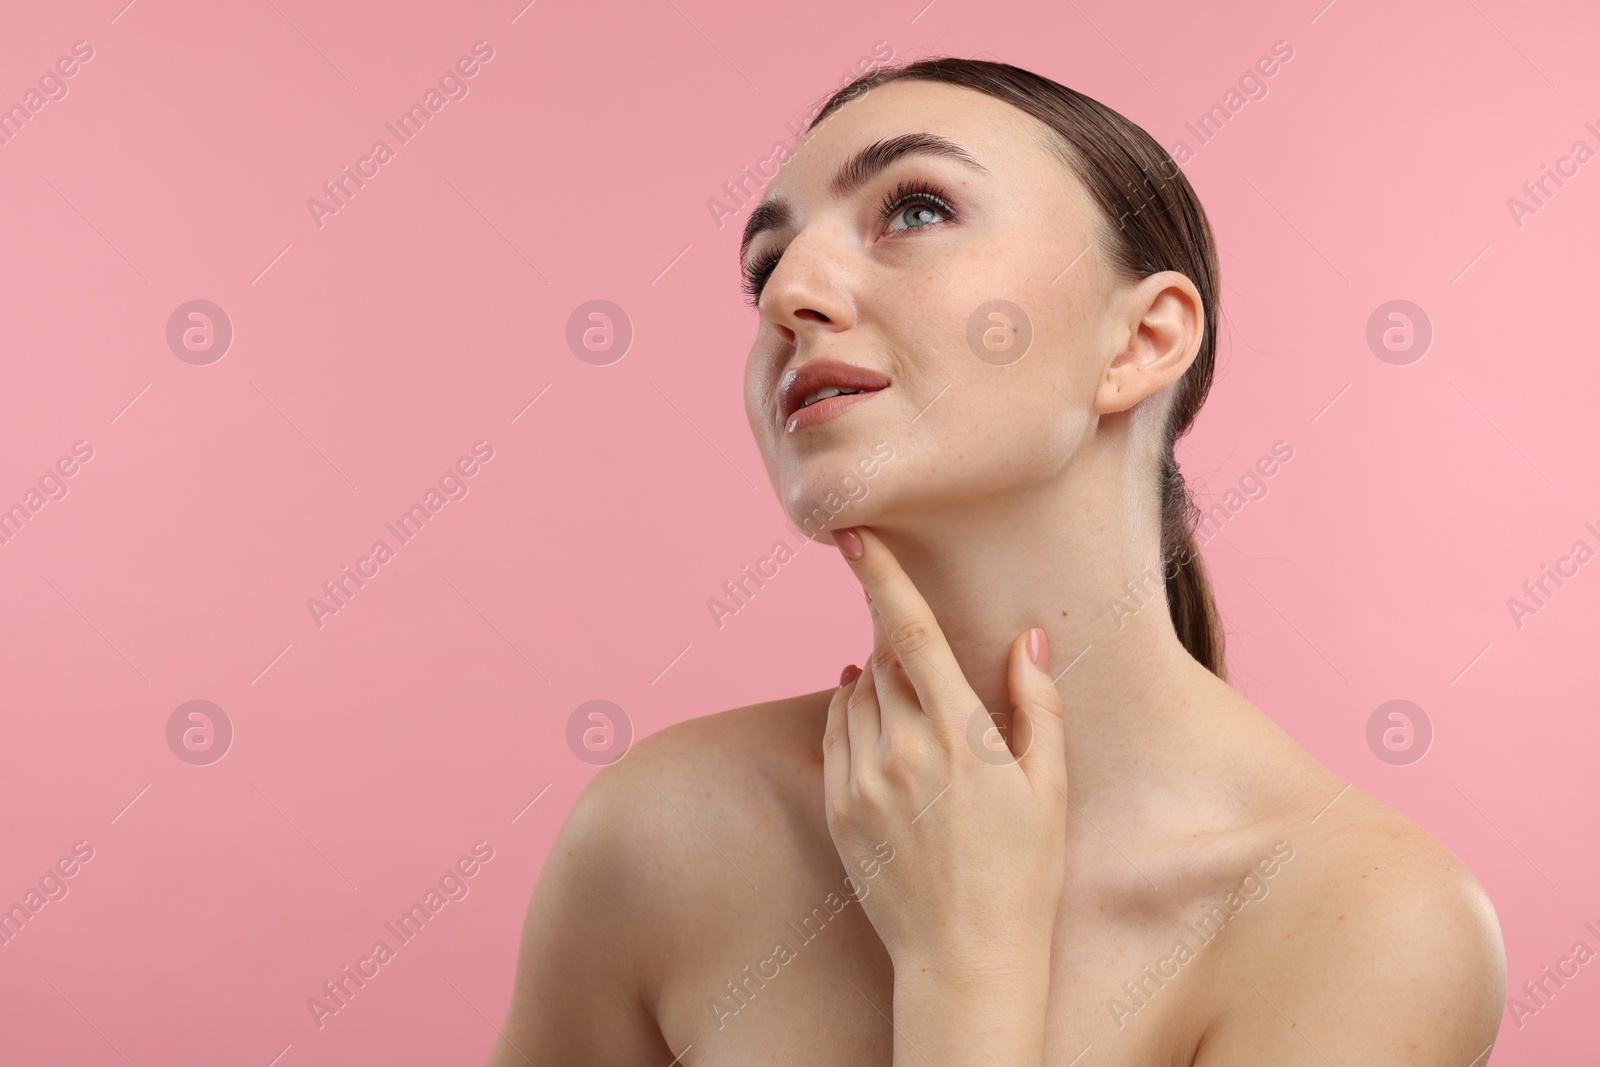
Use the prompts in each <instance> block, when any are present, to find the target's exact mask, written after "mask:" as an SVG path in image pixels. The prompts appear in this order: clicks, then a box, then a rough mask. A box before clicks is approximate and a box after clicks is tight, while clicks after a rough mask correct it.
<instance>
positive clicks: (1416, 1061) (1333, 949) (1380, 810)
mask: <svg viewBox="0 0 1600 1067" xmlns="http://www.w3.org/2000/svg"><path fill="white" fill-rule="evenodd" d="M1294 826H1295V827H1296V829H1294V830H1293V831H1292V833H1291V836H1292V839H1293V862H1291V863H1288V864H1285V865H1284V867H1283V870H1282V873H1280V874H1279V876H1278V878H1277V879H1275V881H1276V882H1277V883H1278V884H1277V885H1276V886H1274V887H1273V893H1274V894H1275V895H1276V896H1277V897H1278V904H1277V906H1276V907H1275V908H1270V909H1269V908H1263V910H1262V911H1261V912H1260V915H1261V919H1260V921H1258V922H1256V923H1254V924H1252V925H1251V926H1250V927H1248V933H1246V934H1245V935H1244V937H1243V938H1242V939H1241V940H1240V941H1238V942H1236V943H1235V944H1234V945H1233V946H1232V948H1233V950H1234V951H1233V952H1231V953H1230V954H1229V958H1228V960H1227V962H1226V964H1225V965H1224V966H1223V967H1222V968H1220V970H1219V978H1220V979H1221V980H1222V982H1223V983H1224V985H1223V986H1221V987H1219V996H1220V997H1221V1001H1220V1004H1219V1008H1218V1011H1217V1014H1216V1016H1215V1021H1214V1023H1213V1025H1212V1026H1211V1027H1210V1028H1209V1029H1208V1031H1207V1033H1206V1035H1205V1037H1204V1039H1203V1040H1202V1042H1201V1046H1200V1049H1199V1051H1198V1053H1197V1055H1196V1058H1195V1060H1194V1063H1195V1064H1196V1065H1197V1067H1213V1065H1221V1064H1227V1063H1238V1062H1280V1061H1291V1062H1299V1057H1304V1056H1307V1055H1309V1056H1310V1060H1308V1061H1307V1062H1311V1061H1315V1060H1317V1058H1318V1057H1317V1053H1320V1055H1321V1056H1323V1057H1326V1058H1328V1059H1330V1060H1332V1061H1333V1062H1351V1063H1356V1062H1359V1063H1367V1064H1375V1065H1380V1067H1381V1065H1390V1064H1392V1065H1395V1067H1399V1065H1401V1064H1405V1065H1408V1067H1412V1065H1433V1064H1437V1065H1440V1067H1446V1065H1448V1067H1468V1065H1471V1067H1480V1065H1482V1064H1484V1063H1486V1062H1487V1060H1488V1053H1489V1050H1490V1048H1491V1047H1492V1045H1493V1042H1494V1039H1495V1035H1496V1033H1497V1032H1498V1029H1499V1025H1500V1018H1501V1011H1502V1005H1503V1004H1504V998H1505V984H1506V978H1505V950H1504V947H1503V945H1502V942H1501V935H1500V927H1499V922H1498V920H1497V918H1496V916H1495V911H1494V907H1493V905H1492V904H1491V902H1490V900H1489V898H1488V895H1487V894H1486V893H1485V892H1484V890H1483V887H1482V886H1481V885H1480V884H1479V883H1478V880H1477V879H1476V878H1474V877H1473V875H1472V873H1471V872H1470V871H1469V870H1468V869H1467V868H1466V866H1465V865H1464V864H1463V863H1462V862H1461V861H1460V860H1459V859H1458V858H1457V857H1456V856H1455V854H1454V853H1452V852H1451V851H1450V850H1449V849H1448V848H1446V847H1445V846H1444V845H1443V844H1442V843H1440V842H1439V841H1438V840H1436V839H1435V838H1434V837H1433V836H1432V835H1430V834H1428V833H1427V832H1426V831H1424V830H1423V829H1422V828H1421V827H1419V826H1417V825H1416V824H1415V823H1414V822H1412V821H1411V820H1410V819H1408V818H1406V817H1405V816H1404V815H1402V814H1400V813H1399V812H1397V811H1395V810H1394V809H1392V808H1390V807H1389V806H1387V805H1385V804H1383V803H1381V802H1380V801H1378V800H1376V799H1375V798H1373V797H1371V796H1369V795H1367V794H1366V793H1363V792H1362V791H1360V790H1358V789H1356V788H1354V787H1353V786H1347V787H1346V788H1345V789H1344V791H1343V792H1341V793H1339V794H1338V795H1337V797H1335V798H1334V799H1333V801H1332V803H1329V804H1327V805H1326V807H1325V808H1323V810H1320V811H1317V812H1314V813H1313V814H1312V815H1311V816H1310V818H1309V819H1304V818H1297V819H1296V820H1295V822H1294ZM1312 1050H1315V1052H1313V1051H1312Z"/></svg>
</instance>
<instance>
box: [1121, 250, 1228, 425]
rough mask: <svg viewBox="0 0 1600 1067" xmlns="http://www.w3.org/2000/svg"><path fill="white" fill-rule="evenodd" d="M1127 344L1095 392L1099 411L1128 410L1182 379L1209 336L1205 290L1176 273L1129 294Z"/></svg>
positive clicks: (1150, 280) (1163, 273)
mask: <svg viewBox="0 0 1600 1067" xmlns="http://www.w3.org/2000/svg"><path fill="white" fill-rule="evenodd" d="M1121 306H1122V307H1124V308H1126V309H1127V312H1128V318H1127V322H1126V334H1125V337H1126V342H1125V344H1124V346H1123V348H1122V349H1121V350H1120V351H1119V352H1117V353H1116V354H1115V355H1114V356H1113V357H1112V359H1111V363H1110V364H1109V365H1108V366H1107V367H1106V373H1105V376H1104V377H1103V378H1102V379H1101V380H1100V387H1099V388H1098V389H1097V390H1095V395H1094V410H1095V413H1096V414H1100V415H1105V414H1110V413H1112V412H1116V411H1127V410H1129V409H1131V408H1132V407H1133V406H1134V405H1136V404H1138V403H1139V401H1141V400H1143V399H1144V398H1145V397H1147V396H1152V395H1154V394H1155V393H1159V392H1160V391H1161V390H1163V389H1165V388H1166V387H1167V386H1169V385H1171V384H1172V383H1173V382H1175V381H1177V380H1178V379H1179V378H1181V377H1182V376H1183V372H1184V371H1186V370H1188V369H1189V364H1191V363H1193V362H1194V357H1195V355H1196V353H1198V352H1199V351H1200V342H1201V340H1202V339H1203V337H1204V335H1205V305H1204V303H1203V302H1202V301H1201V299H1200V291H1199V290H1198V289H1196V288H1195V287H1194V283H1193V282H1191V281H1190V280H1189V279H1188V278H1187V277H1186V276H1184V275H1182V274H1179V273H1178V272H1177V271H1171V270H1168V271H1161V272H1160V273H1157V274H1152V275H1151V276H1150V277H1148V278H1144V279H1142V280H1140V282H1139V283H1138V284H1137V285H1135V286H1133V287H1131V288H1130V289H1128V290H1127V291H1126V292H1125V293H1124V295H1123V302H1122V304H1121Z"/></svg>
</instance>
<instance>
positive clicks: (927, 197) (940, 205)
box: [744, 179, 956, 307]
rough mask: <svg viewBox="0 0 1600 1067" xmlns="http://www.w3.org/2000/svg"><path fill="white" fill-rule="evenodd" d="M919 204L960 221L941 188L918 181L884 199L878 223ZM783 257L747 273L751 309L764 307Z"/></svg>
mask: <svg viewBox="0 0 1600 1067" xmlns="http://www.w3.org/2000/svg"><path fill="white" fill-rule="evenodd" d="M917 201H922V202H924V203H927V204H931V205H932V206H933V207H935V208H937V209H938V210H939V213H940V214H941V215H943V216H944V217H945V221H949V220H951V219H954V218H955V217H956V213H955V211H954V210H953V209H952V208H951V207H950V205H949V203H948V202H947V201H946V199H945V192H944V190H943V189H941V188H939V187H938V186H937V185H933V184H931V183H930V182H925V181H922V180H921V179H916V180H914V181H910V182H905V181H902V182H901V183H900V184H899V185H897V186H895V187H894V191H893V192H892V193H886V194H885V195H884V198H883V203H882V204H881V206H880V207H879V208H878V221H879V222H885V223H886V222H888V221H889V220H890V219H892V218H894V216H895V215H896V214H897V213H898V212H900V211H902V210H904V208H905V207H906V205H908V204H912V203H915V202H917ZM910 228H911V229H914V230H920V229H923V227H922V226H912V227H910ZM900 232H904V231H900ZM782 256H783V253H782V252H768V253H766V254H764V255H761V256H758V257H756V259H755V260H754V261H752V262H751V264H750V266H749V267H747V268H746V269H745V272H744V293H745V296H746V297H747V298H748V302H749V304H750V306H751V307H756V306H757V305H759V304H760V302H761V290H762V287H763V286H765V285H766V282H767V275H769V274H771V273H772V271H773V270H774V269H775V268H776V267H777V266H778V260H779V259H780V258H782Z"/></svg>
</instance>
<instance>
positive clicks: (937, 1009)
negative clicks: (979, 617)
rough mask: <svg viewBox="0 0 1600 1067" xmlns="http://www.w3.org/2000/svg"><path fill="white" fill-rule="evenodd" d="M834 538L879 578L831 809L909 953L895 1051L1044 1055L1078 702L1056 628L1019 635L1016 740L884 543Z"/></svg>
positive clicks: (854, 871)
mask: <svg viewBox="0 0 1600 1067" xmlns="http://www.w3.org/2000/svg"><path fill="white" fill-rule="evenodd" d="M834 540H835V542H836V543H838V544H839V546H840V550H841V551H842V552H844V554H845V558H846V559H847V560H849V562H850V566H851V568H852V569H853V570H854V571H855V573H856V577H857V578H859V579H860V580H861V583H862V585H863V586H864V587H865V588H866V591H867V595H868V597H869V599H870V601H871V604H872V606H873V609H874V611H873V631H874V641H875V644H876V647H875V648H874V649H873V652H872V656H871V658H870V659H869V661H868V663H867V667H866V669H865V670H864V671H861V672H855V669H854V668H846V670H845V676H844V678H843V679H842V680H841V681H842V684H841V685H840V687H839V691H838V692H837V693H835V694H834V697H833V702H832V703H831V704H830V705H829V707H828V722H827V727H826V729H825V731H824V733H823V779H824V783H825V787H824V807H825V810H826V812H827V818H828V830H829V832H830V834H832V836H833V841H834V845H835V846H836V847H837V848H838V850H839V855H840V857H841V858H842V859H843V860H844V864H845V868H846V870H847V871H848V872H849V873H850V874H851V876H852V877H853V878H854V879H855V882H856V884H857V885H859V886H864V887H865V890H866V892H865V895H864V896H861V897H859V898H858V899H860V900H861V906H862V908H863V909H864V910H865V911H866V913H867V917H868V918H869V919H870V920H871V921H872V925H873V927H874V928H875V929H876V930H877V932H878V936H879V938H880V939H882V941H883V943H884V946H885V947H886V948H887V949H888V952H889V956H890V958H891V959H892V960H893V962H894V967H895V1027H896V1030H897V1039H896V1042H895V1045H896V1053H895V1062H896V1063H901V1062H912V1060H911V1059H909V1058H908V1059H906V1060H904V1061H902V1058H901V1045H902V1041H901V1039H902V1038H904V1039H906V1041H907V1042H908V1043H910V1042H915V1044H916V1045H917V1046H921V1044H922V1041H923V1040H924V1039H925V1040H927V1041H929V1042H937V1047H938V1048H939V1050H940V1051H941V1052H942V1053H944V1054H945V1055H942V1056H940V1058H939V1062H940V1063H941V1064H943V1063H959V1062H962V1061H963V1060H964V1059H965V1058H966V1056H965V1055H963V1056H956V1057H951V1056H950V1053H952V1052H955V1051H956V1050H958V1049H961V1050H966V1051H967V1052H969V1053H970V1054H971V1055H973V1056H977V1057H978V1059H976V1060H973V1061H972V1062H985V1063H1006V1062H1015V1063H1037V1062H1038V1060H1037V1056H1038V1055H1042V1052H1043V1015H1044V1000H1045V995H1046V993H1047V991H1048V986H1049V961H1050V944H1051V934H1052V931H1053V930H1054V926H1055V915H1056V911H1057V908H1058V907H1059V905H1060V902H1061V893H1062V889H1063V886H1064V885H1065V881H1066V809H1067V797H1066V793H1067V776H1066V759H1065V753H1064V750H1063V739H1062V734H1063V731H1062V703H1061V697H1060V695H1059V694H1058V693H1057V692H1056V689H1055V686H1054V684H1053V683H1052V682H1051V678H1050V674H1049V673H1048V663H1049V659H1048V650H1047V648H1046V647H1045V639H1044V632H1043V631H1042V630H1030V631H1027V632H1025V633H1023V634H1020V635H1018V637H1017V639H1016V640H1015V641H1014V642H1012V645H1011V652H1010V661H1009V664H1008V673H1007V677H1008V680H1009V689H1010V698H1011V699H1010V702H1011V704H1012V706H1013V707H1014V708H1015V713H1014V715H1012V716H1010V718H1011V720H1012V721H1011V724H1010V729H1009V731H1007V732H1009V734H1010V735H1011V737H1010V745H1009V746H1008V745H1007V742H1006V738H1005V736H1004V734H1003V733H1002V732H1001V731H1000V730H998V729H997V728H996V726H995V723H994V720H993V719H992V718H991V717H990V715H989V712H988V710H987V709H986V708H985V707H984V706H983V703H982V702H981V701H980V699H979V697H978V695H977V693H975V692H974V691H973V689H972V687H971V686H970V685H968V684H967V680H966V679H965V678H964V677H963V676H962V673H961V669H960V667H959V666H958V665H957V663H956V659H955V656H954V654H953V653H952V652H951V650H950V646H949V644H948V643H947V642H946V641H945V637H944V634H943V632H942V631H941V630H940V628H939V625H938V622H937V621H936V620H935V619H934V617H933V613H932V611H931V610H930V609H929V608H928V605H927V602H926V601H924V600H923V599H922V595H921V594H920V593H918V592H917V589H916V587H915V586H914V585H912V583H911V580H910V579H909V578H908V577H907V576H906V574H905V572H904V571H902V570H901V569H900V565H899V564H898V563H897V562H896V561H895V559H894V556H893V555H892V554H891V553H890V552H889V550H888V549H887V548H886V547H885V546H884V544H883V542H882V541H880V540H879V539H878V538H877V537H876V536H875V535H873V534H872V533H871V532H870V531H868V530H866V529H864V528H856V529H853V530H839V531H836V532H835V533H834ZM853 673H854V677H852V674H853ZM997 710H999V709H997ZM1005 718H1006V716H1002V721H1004V720H1005ZM875 848H877V849H879V850H880V851H878V852H876V853H875V851H874V849H875ZM885 848H887V849H892V852H888V851H882V850H884V849H885ZM886 855H887V856H889V857H891V859H890V860H889V861H888V862H879V863H877V864H873V863H872V860H873V859H874V858H875V859H877V860H879V861H882V860H883V859H884V857H885V856H886ZM873 867H876V872H875V873H874V874H872V876H871V877H872V880H871V882H870V883H866V881H865V879H864V878H863V877H862V874H861V873H860V872H863V871H869V870H872V869H873ZM859 891H860V890H858V892H859ZM914 1033H920V1034H921V1035H922V1036H921V1037H913V1036H912V1035H913V1034H914ZM963 1038H965V1040H964V1039H963ZM907 1051H908V1052H910V1050H907ZM918 1062H920V1054H918Z"/></svg>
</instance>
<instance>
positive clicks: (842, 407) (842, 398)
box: [783, 386, 888, 433]
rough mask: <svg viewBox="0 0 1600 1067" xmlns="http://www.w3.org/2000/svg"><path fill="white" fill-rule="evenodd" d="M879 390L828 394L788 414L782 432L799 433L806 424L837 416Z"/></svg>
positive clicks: (875, 394)
mask: <svg viewBox="0 0 1600 1067" xmlns="http://www.w3.org/2000/svg"><path fill="white" fill-rule="evenodd" d="M887 388H888V386H884V389H887ZM881 392H883V389H870V390H868V391H866V392H862V393H840V394H839V395H838V396H830V397H828V399H826V400H819V401H817V402H816V403H815V404H811V405H809V406H807V407H803V408H801V409H800V410H799V411H796V412H795V413H794V414H793V415H790V416H789V421H788V422H786V423H784V425H783V432H784V433H799V432H800V431H801V430H804V429H805V428H806V427H808V426H816V425H818V424H820V423H824V422H827V421H828V420H829V419H834V418H837V417H839V416H840V415H843V414H844V413H845V412H846V411H849V410H850V409H851V408H853V407H855V406H856V405H857V404H858V403H860V402H862V401H864V400H868V399H870V398H872V397H874V396H877V395H878V394H879V393H881Z"/></svg>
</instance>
